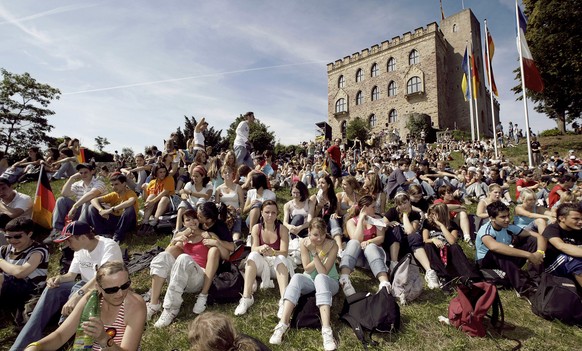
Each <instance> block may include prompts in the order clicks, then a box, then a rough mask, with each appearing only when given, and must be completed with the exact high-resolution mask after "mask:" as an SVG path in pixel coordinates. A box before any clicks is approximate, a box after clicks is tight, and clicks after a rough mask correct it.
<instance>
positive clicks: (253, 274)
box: [243, 260, 257, 299]
mask: <svg viewBox="0 0 582 351" xmlns="http://www.w3.org/2000/svg"><path fill="white" fill-rule="evenodd" d="M256 279H257V265H256V264H255V261H252V260H247V263H246V266H245V286H244V288H243V297H246V298H249V299H250V298H251V296H253V291H252V289H253V283H254V282H255V280H256Z"/></svg>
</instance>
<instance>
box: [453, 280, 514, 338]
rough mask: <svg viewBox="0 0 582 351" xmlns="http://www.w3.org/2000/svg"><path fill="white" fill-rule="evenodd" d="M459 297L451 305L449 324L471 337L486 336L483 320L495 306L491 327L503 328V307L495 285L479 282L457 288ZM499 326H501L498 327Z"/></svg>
mask: <svg viewBox="0 0 582 351" xmlns="http://www.w3.org/2000/svg"><path fill="white" fill-rule="evenodd" d="M457 293H458V295H457V297H455V298H453V299H452V300H451V302H450V303H449V322H450V324H451V325H453V326H455V327H457V328H459V329H461V330H462V331H464V332H465V333H467V334H469V335H470V336H481V337H482V336H485V326H484V325H483V318H484V317H485V316H487V311H489V308H491V307H492V306H493V311H492V315H491V317H490V318H491V325H493V326H497V328H498V329H499V330H501V329H502V328H503V324H504V315H503V306H501V300H500V298H499V294H498V293H497V288H496V287H495V285H492V284H489V283H485V282H479V283H472V284H470V285H460V286H458V287H457ZM498 324H499V325H498Z"/></svg>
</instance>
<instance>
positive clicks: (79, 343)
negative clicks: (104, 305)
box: [73, 290, 100, 351]
mask: <svg viewBox="0 0 582 351" xmlns="http://www.w3.org/2000/svg"><path fill="white" fill-rule="evenodd" d="M99 314H100V310H99V295H98V293H97V290H93V292H92V293H91V296H89V299H88V300H87V304H86V305H85V307H84V308H83V313H82V314H81V320H80V321H79V326H78V327H77V333H76V334H75V343H74V344H73V351H85V350H92V349H93V342H94V341H95V340H93V337H91V336H90V335H87V334H86V333H85V330H83V322H87V321H89V318H91V317H99Z"/></svg>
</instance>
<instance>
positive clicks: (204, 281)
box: [0, 112, 582, 351]
mask: <svg viewBox="0 0 582 351" xmlns="http://www.w3.org/2000/svg"><path fill="white" fill-rule="evenodd" d="M254 120H255V117H254V114H253V113H252V112H248V113H246V114H245V115H244V119H243V121H241V122H240V124H239V125H238V127H237V128H236V139H235V140H234V145H233V149H232V150H223V151H221V152H219V153H217V154H212V148H208V147H207V145H205V140H204V131H205V129H206V128H207V125H208V123H207V122H206V120H205V119H204V118H202V119H201V120H200V121H199V122H198V124H197V125H196V127H195V130H194V133H193V135H192V136H191V138H190V139H189V140H188V143H187V147H186V149H180V148H179V147H178V145H177V139H176V135H175V134H173V135H171V136H170V138H169V139H168V140H167V141H165V144H164V148H163V150H162V151H158V149H157V148H156V147H150V148H147V150H146V152H145V153H144V154H141V153H140V154H137V155H135V156H134V159H133V160H123V161H122V160H120V159H118V160H117V161H118V162H117V163H116V165H115V166H113V168H115V169H113V170H112V172H109V171H108V169H107V168H106V169H97V167H96V165H95V164H93V163H85V162H80V163H79V162H78V155H79V152H80V151H79V150H80V146H79V141H78V140H77V139H73V140H67V141H65V142H64V143H63V144H62V145H60V146H59V147H58V148H54V149H52V148H51V149H49V150H48V151H47V152H46V155H48V157H44V156H43V155H42V153H41V151H40V150H39V149H38V148H31V149H30V150H29V155H28V157H27V158H25V159H23V160H22V161H19V162H16V163H15V164H13V165H10V166H6V167H5V169H4V174H3V175H2V176H0V199H1V202H0V226H1V227H2V229H3V231H4V233H5V234H4V235H3V236H2V238H1V239H2V240H4V243H3V246H1V248H0V270H1V271H2V275H1V276H0V277H1V279H2V280H1V284H2V292H1V294H0V305H2V306H3V307H4V306H6V308H11V309H15V310H17V311H22V308H23V305H24V304H25V303H26V302H27V300H28V299H29V298H30V297H32V296H34V295H40V299H39V300H38V302H37V304H36V307H35V308H34V310H33V311H32V314H31V315H30V316H29V317H28V321H27V322H26V324H24V327H23V329H22V331H21V332H20V334H19V335H18V338H17V339H16V342H15V343H14V345H13V346H12V348H11V350H13V351H21V350H27V351H32V350H48V349H55V348H58V347H59V346H60V345H62V344H64V343H65V342H66V341H67V340H68V339H69V338H70V337H71V336H72V335H73V334H74V332H75V330H76V328H77V324H78V322H79V319H80V316H81V312H82V309H83V306H84V304H86V303H87V299H88V295H89V292H90V291H92V290H94V289H97V291H98V292H99V294H100V299H101V300H100V301H101V311H102V312H101V317H100V318H96V319H93V320H90V321H89V322H85V323H84V324H83V328H84V330H85V332H86V333H88V334H90V335H92V336H93V338H94V340H95V344H94V348H93V349H94V350H101V349H102V350H137V349H138V348H139V344H140V340H141V335H142V333H143V329H144V325H145V324H146V321H147V320H150V319H152V318H153V317H154V316H156V315H158V314H159V316H158V317H157V319H156V321H155V323H154V324H153V328H164V327H167V326H168V325H170V324H171V323H172V322H173V321H174V319H175V318H176V316H177V315H178V313H179V311H180V309H181V308H182V303H183V294H184V293H196V294H197V299H196V303H195V304H194V307H193V313H194V314H198V315H200V316H199V317H198V318H196V320H195V321H194V322H193V324H192V329H191V332H190V340H191V341H192V342H193V349H196V350H198V349H206V350H208V349H216V350H219V349H230V348H221V347H222V346H220V345H226V344H224V343H227V344H228V345H231V344H232V345H238V346H236V347H239V346H240V348H238V349H241V350H242V349H245V350H246V349H261V350H262V349H268V348H267V347H266V346H265V345H264V344H262V343H261V342H260V341H258V340H256V339H254V338H252V337H250V336H244V335H242V336H241V335H240V334H238V333H237V332H236V331H235V330H234V328H233V327H232V321H231V320H230V319H229V318H228V317H225V316H220V315H215V314H212V313H210V314H206V313H204V312H205V311H206V308H207V301H208V298H209V291H210V288H211V285H212V281H213V278H214V276H215V274H216V272H217V269H218V267H219V265H220V264H221V262H223V261H225V260H228V259H229V257H230V255H231V254H232V253H233V252H234V251H235V248H237V247H240V246H241V245H247V246H249V247H250V254H249V255H248V257H247V258H246V263H245V267H244V288H243V293H242V297H241V298H240V301H239V303H238V305H237V306H236V307H235V308H234V310H233V314H234V315H235V316H241V315H244V314H246V313H247V312H248V311H249V309H250V308H251V307H252V306H253V304H254V302H255V298H254V293H255V291H256V290H257V289H268V288H274V287H275V283H274V281H273V280H276V285H277V287H278V289H279V296H280V299H279V302H278V309H277V311H272V313H273V315H275V314H276V316H277V318H278V319H279V322H278V323H277V324H276V326H274V327H275V328H274V332H273V334H272V336H271V338H270V339H269V343H271V344H281V343H282V342H283V339H284V336H285V333H286V331H287V330H288V328H289V325H290V318H291V316H292V313H293V309H294V308H295V306H297V304H298V300H299V298H300V296H302V295H305V294H308V293H310V292H315V296H316V305H317V306H318V308H319V312H320V316H321V324H322V329H321V334H322V340H323V348H324V349H325V350H335V349H336V348H337V343H336V340H335V339H334V336H333V331H332V329H331V326H332V323H331V319H332V315H331V306H332V302H333V299H334V297H335V296H336V295H337V294H338V292H339V291H340V290H341V291H342V293H343V295H344V296H346V297H347V296H350V295H353V294H354V293H356V288H355V287H354V285H353V284H352V280H351V278H350V277H351V274H352V272H353V271H354V270H355V269H356V268H360V269H365V270H369V271H371V273H372V275H373V276H374V277H375V279H377V283H378V288H377V289H378V291H380V290H381V289H387V290H388V292H391V284H390V276H391V274H392V273H393V270H394V267H395V266H396V265H397V263H398V261H399V259H401V258H402V257H403V256H404V255H405V254H407V253H410V254H412V255H413V257H414V259H415V261H416V262H417V263H418V265H419V267H421V268H422V270H423V272H424V276H425V280H426V284H427V287H428V288H429V289H443V290H447V291H448V290H450V289H451V286H452V285H451V282H453V281H455V280H456V279H458V278H465V279H467V280H472V281H478V280H482V279H483V276H482V274H481V271H480V270H481V269H497V270H501V271H503V272H504V274H505V275H506V277H507V279H508V281H509V283H510V285H511V287H512V288H513V289H515V291H516V292H517V293H518V295H519V296H522V297H524V298H526V299H527V298H530V297H531V296H532V294H533V293H534V292H535V290H536V287H537V283H538V281H539V277H540V274H541V273H542V272H544V271H545V272H548V273H551V274H555V275H559V276H565V277H570V278H572V279H573V280H574V281H576V282H577V284H578V285H581V284H582V248H581V247H582V246H580V245H582V209H581V208H580V200H581V196H582V192H581V190H580V188H579V187H578V186H577V181H578V178H579V173H580V171H581V169H580V168H579V167H580V165H579V164H578V159H577V156H576V155H575V152H574V150H570V151H569V153H568V154H567V155H559V154H558V153H554V154H552V155H550V154H549V153H548V152H540V162H539V165H540V166H539V167H537V168H535V169H532V168H530V167H527V165H524V164H519V165H515V164H512V163H511V162H509V161H508V160H506V159H505V158H504V157H503V156H501V157H500V158H494V157H493V154H494V147H493V145H492V142H491V140H483V141H475V142H462V141H453V140H447V141H446V142H441V143H434V144H427V143H424V141H422V140H408V141H407V142H402V141H399V140H397V139H396V140H394V141H392V142H390V143H386V144H384V145H381V146H375V147H374V146H365V145H362V143H361V142H359V143H358V142H356V143H354V144H353V146H352V147H348V146H347V145H345V144H343V143H342V142H343V141H342V139H340V138H336V139H335V140H333V141H329V142H326V141H323V142H313V141H312V142H308V143H305V144H304V146H305V148H304V150H305V151H304V152H303V153H299V154H293V155H273V153H272V151H271V150H265V151H264V152H262V153H261V152H256V151H255V152H251V150H250V148H251V146H250V140H249V131H250V127H251V126H252V124H253V123H254ZM453 151H459V152H461V154H462V155H463V158H464V160H465V164H464V165H462V166H461V167H458V168H456V169H453V168H451V167H450V166H449V161H451V157H450V155H451V152H453ZM0 165H1V163H0ZM41 165H43V166H44V167H45V169H46V170H47V171H48V172H49V174H50V177H51V179H65V178H66V181H65V182H64V185H63V187H62V190H61V196H60V197H59V198H58V199H57V200H56V206H55V209H54V212H53V214H52V228H53V230H52V232H51V233H50V235H49V236H48V237H47V238H46V239H45V240H44V243H39V242H37V241H34V240H33V238H32V237H33V231H34V223H33V222H32V220H31V219H30V217H31V212H32V200H31V198H30V197H29V196H27V195H25V194H22V193H19V192H17V191H16V190H14V187H13V186H12V185H13V184H14V183H15V182H17V181H18V180H23V179H26V178H23V177H25V176H26V175H27V174H35V172H36V170H37V169H38V167H40V166H41ZM107 183H108V184H109V186H107V185H106V184H107ZM511 184H515V189H516V191H515V193H512V191H511V190H510V185H511ZM281 188H283V189H288V191H289V193H290V197H291V200H289V201H288V202H286V203H285V204H284V205H283V206H280V205H278V204H277V194H276V192H275V191H274V190H275V189H281ZM313 188H316V190H311V191H310V189H313ZM108 189H111V190H108ZM336 189H340V190H339V191H337V192H336ZM310 193H311V194H312V195H310ZM140 198H141V200H142V202H143V204H142V205H140V201H138V200H139V199H140ZM470 204H476V210H475V212H474V213H473V212H471V211H469V210H468V205H470ZM512 210H513V212H514V215H513V223H512V218H511V215H510V214H511V211H512ZM281 217H282V219H281V220H280V219H279V218H281ZM168 218H169V219H170V221H172V220H174V219H175V224H174V223H173V222H171V223H172V224H171V225H172V232H171V234H168V235H169V236H171V241H170V244H169V245H168V247H167V248H166V249H165V250H164V251H163V252H162V253H160V254H159V255H158V256H156V257H155V258H154V259H153V261H152V262H151V265H150V275H151V288H150V289H149V291H148V292H147V293H146V294H144V295H143V297H142V296H139V295H137V294H136V293H134V292H132V291H131V289H130V286H131V279H130V276H129V274H128V271H127V268H126V267H125V266H124V265H123V263H122V254H121V249H120V246H119V245H120V243H123V242H124V241H125V240H126V238H127V237H128V235H153V234H154V233H157V234H160V233H161V230H160V229H161V225H162V222H165V221H167V220H168ZM245 228H246V229H245ZM463 242H465V243H464V244H462V243H463ZM52 243H64V244H65V246H66V249H63V257H67V256H68V257H69V258H70V262H69V263H68V264H66V267H64V270H63V271H62V274H59V275H57V276H54V277H51V278H48V277H47V268H48V262H49V250H48V247H49V246H50V245H53V244H52ZM460 244H462V246H461V245H460ZM292 246H293V249H292ZM467 250H471V251H473V253H471V254H469V255H467V253H468V251H467ZM292 251H293V255H294V257H291V256H292ZM472 257H475V260H473V259H472ZM62 261H63V260H62ZM64 262H66V260H64ZM526 263H527V265H526ZM524 266H527V269H524ZM79 278H80V279H79ZM166 283H167V287H166V290H165V294H163V287H164V284H166ZM144 300H145V302H144ZM126 309H131V311H132V313H126V312H125V311H126ZM54 315H61V320H60V326H59V327H58V329H57V330H56V331H54V332H53V333H51V334H49V335H48V336H46V337H44V338H43V337H42V336H43V330H44V329H45V328H46V327H47V325H48V324H49V323H50V320H51V318H52V317H53V316H54ZM203 316H204V318H202V317H203ZM211 326H216V328H220V330H225V331H224V334H220V338H221V339H220V340H218V339H216V340H212V337H211V336H209V334H213V335H214V334H217V330H216V329H214V330H213V328H212V327H211ZM109 327H113V328H115V329H116V330H117V333H116V335H114V336H113V337H111V336H110V335H108V334H107V333H106V332H105V330H106V329H107V328H109ZM204 328H209V329H208V330H211V331H209V332H208V333H205V332H202V330H206V329H204ZM217 338H218V337H217ZM201 345H219V346H206V347H207V348H204V347H202V346H201ZM224 347H226V346H224ZM229 347H230V346H229ZM232 347H234V346H232ZM234 349H236V348H234Z"/></svg>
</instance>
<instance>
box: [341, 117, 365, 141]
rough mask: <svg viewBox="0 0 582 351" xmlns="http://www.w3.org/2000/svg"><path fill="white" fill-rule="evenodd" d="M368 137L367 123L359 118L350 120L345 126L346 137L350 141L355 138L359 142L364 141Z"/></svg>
mask: <svg viewBox="0 0 582 351" xmlns="http://www.w3.org/2000/svg"><path fill="white" fill-rule="evenodd" d="M369 135H370V126H369V125H368V122H366V121H364V120H363V119H361V118H360V117H356V118H354V119H352V120H350V121H349V123H348V125H347V126H346V137H347V138H348V139H350V140H355V139H356V138H357V139H359V140H360V141H366V140H367V139H368V137H369Z"/></svg>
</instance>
